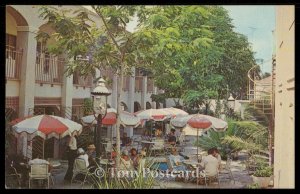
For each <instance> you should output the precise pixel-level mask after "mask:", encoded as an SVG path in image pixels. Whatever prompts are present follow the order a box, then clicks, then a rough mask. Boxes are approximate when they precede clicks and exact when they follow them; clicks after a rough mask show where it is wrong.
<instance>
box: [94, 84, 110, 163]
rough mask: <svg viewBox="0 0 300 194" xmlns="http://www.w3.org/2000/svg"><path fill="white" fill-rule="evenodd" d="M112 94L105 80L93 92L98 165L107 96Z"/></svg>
mask: <svg viewBox="0 0 300 194" xmlns="http://www.w3.org/2000/svg"><path fill="white" fill-rule="evenodd" d="M110 94H111V93H110V92H109V90H108V89H107V88H106V86H105V80H104V79H103V78H100V79H99V81H98V84H97V86H96V87H95V89H94V90H93V91H92V92H91V95H92V99H93V110H94V116H95V119H97V126H96V128H95V130H94V141H95V142H94V143H95V146H96V161H97V163H98V164H100V154H101V146H100V139H101V125H102V118H104V117H105V115H106V113H107V96H109V95H110Z"/></svg>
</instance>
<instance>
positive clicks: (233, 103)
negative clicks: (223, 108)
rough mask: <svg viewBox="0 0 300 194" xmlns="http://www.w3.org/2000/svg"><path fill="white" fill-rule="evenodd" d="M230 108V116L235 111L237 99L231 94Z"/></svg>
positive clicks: (228, 100) (229, 99)
mask: <svg viewBox="0 0 300 194" xmlns="http://www.w3.org/2000/svg"><path fill="white" fill-rule="evenodd" d="M227 103H228V107H229V112H230V115H231V114H232V113H233V111H234V106H235V99H234V98H233V97H232V94H230V96H229V98H228V99H227Z"/></svg>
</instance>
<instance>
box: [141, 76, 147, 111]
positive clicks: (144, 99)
mask: <svg viewBox="0 0 300 194" xmlns="http://www.w3.org/2000/svg"><path fill="white" fill-rule="evenodd" d="M146 95H147V76H143V82H142V99H141V109H142V110H145V109H146Z"/></svg>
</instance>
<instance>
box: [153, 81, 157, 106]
mask: <svg viewBox="0 0 300 194" xmlns="http://www.w3.org/2000/svg"><path fill="white" fill-rule="evenodd" d="M153 94H157V87H156V86H154V91H153ZM152 108H154V109H156V102H152Z"/></svg>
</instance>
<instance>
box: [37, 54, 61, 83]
mask: <svg viewBox="0 0 300 194" xmlns="http://www.w3.org/2000/svg"><path fill="white" fill-rule="evenodd" d="M64 63H65V61H64V59H61V58H58V57H57V56H53V55H46V54H44V53H40V54H37V56H36V67H35V80H36V82H37V83H50V84H53V83H58V84H61V83H62V78H63V68H64Z"/></svg>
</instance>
